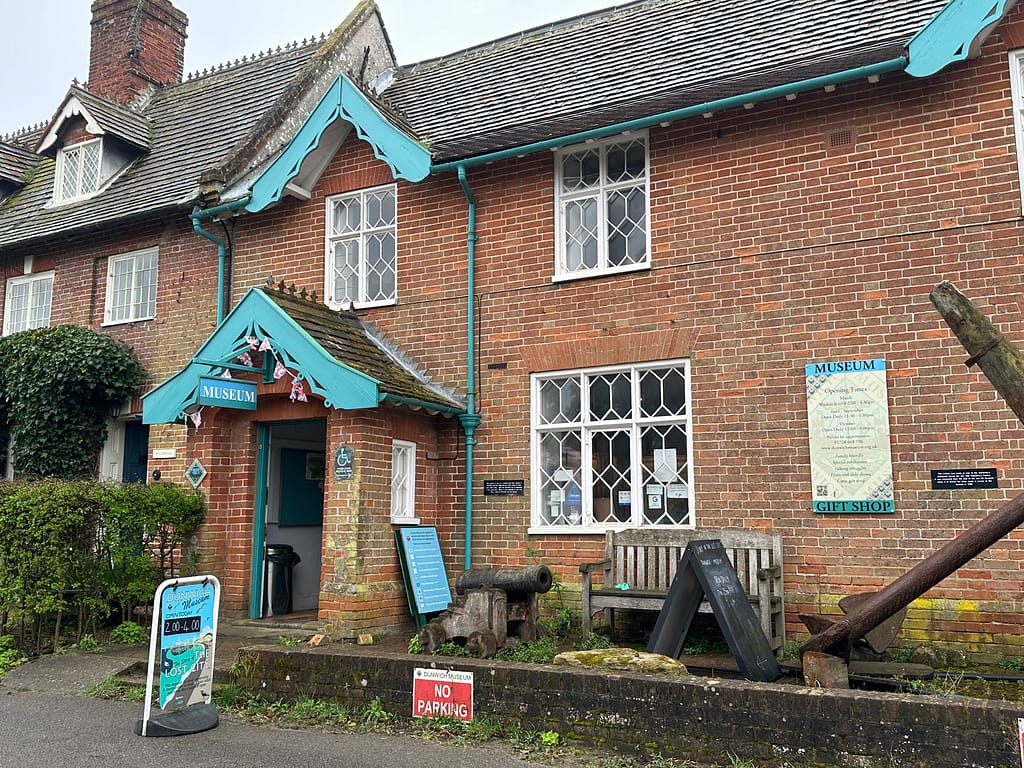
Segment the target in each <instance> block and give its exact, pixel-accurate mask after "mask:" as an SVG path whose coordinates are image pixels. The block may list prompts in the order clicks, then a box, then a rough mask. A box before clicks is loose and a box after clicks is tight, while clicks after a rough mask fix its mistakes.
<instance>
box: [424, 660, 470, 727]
mask: <svg viewBox="0 0 1024 768" xmlns="http://www.w3.org/2000/svg"><path fill="white" fill-rule="evenodd" d="M412 716H413V717H454V718H456V719H457V720H463V721H465V722H467V723H468V722H470V721H471V720H472V719H473V673H472V672H459V671H457V670H454V669H422V668H418V669H416V671H415V672H414V673H413V679H412Z"/></svg>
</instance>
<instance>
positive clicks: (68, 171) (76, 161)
mask: <svg viewBox="0 0 1024 768" xmlns="http://www.w3.org/2000/svg"><path fill="white" fill-rule="evenodd" d="M63 157H64V162H63V163H62V165H61V170H62V172H63V176H62V178H61V180H60V196H61V198H63V199H65V200H68V199H70V198H73V197H76V196H77V190H78V175H79V173H80V171H81V166H82V155H81V153H80V152H78V151H77V150H68V151H66V152H64V155H63Z"/></svg>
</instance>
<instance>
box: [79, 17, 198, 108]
mask: <svg viewBox="0 0 1024 768" xmlns="http://www.w3.org/2000/svg"><path fill="white" fill-rule="evenodd" d="M186 27H188V17H187V16H186V15H185V14H184V13H182V12H181V11H179V10H178V9H177V8H175V7H174V5H172V4H171V2H170V0H95V2H94V3H93V4H92V37H91V39H90V48H89V90H90V91H91V92H92V93H94V94H96V95H97V96H103V97H104V98H107V99H110V100H111V101H115V102H117V103H119V104H128V103H130V102H131V101H133V100H134V99H135V98H136V97H138V96H140V95H141V94H144V93H145V92H146V91H147V90H149V89H150V88H152V87H154V86H156V87H160V86H164V85H174V84H177V83H180V82H181V77H182V74H183V72H184V67H185V38H186V37H187V35H186V34H185V29H186Z"/></svg>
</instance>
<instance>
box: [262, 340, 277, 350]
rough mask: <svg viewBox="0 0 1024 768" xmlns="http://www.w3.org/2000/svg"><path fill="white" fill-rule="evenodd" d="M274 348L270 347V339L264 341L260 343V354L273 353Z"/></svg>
mask: <svg viewBox="0 0 1024 768" xmlns="http://www.w3.org/2000/svg"><path fill="white" fill-rule="evenodd" d="M273 351H274V348H273V347H272V346H270V339H264V340H263V341H262V342H260V352H273Z"/></svg>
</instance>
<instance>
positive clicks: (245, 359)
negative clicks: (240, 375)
mask: <svg viewBox="0 0 1024 768" xmlns="http://www.w3.org/2000/svg"><path fill="white" fill-rule="evenodd" d="M238 362H240V363H241V364H242V365H248V366H250V367H251V366H252V355H250V354H249V353H248V352H243V353H242V354H240V355H239V356H238Z"/></svg>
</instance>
